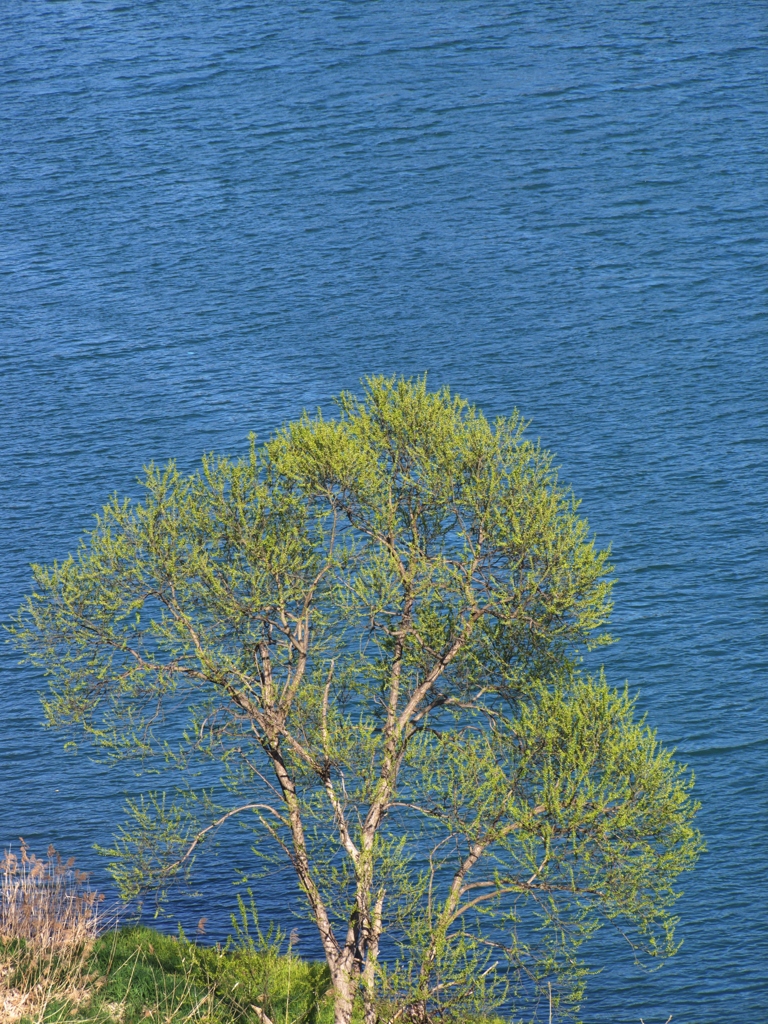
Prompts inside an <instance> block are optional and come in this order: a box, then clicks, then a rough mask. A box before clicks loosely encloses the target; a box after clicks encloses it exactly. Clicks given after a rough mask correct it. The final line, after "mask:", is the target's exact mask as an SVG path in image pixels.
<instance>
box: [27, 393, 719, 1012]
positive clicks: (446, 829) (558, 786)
mask: <svg viewBox="0 0 768 1024" xmlns="http://www.w3.org/2000/svg"><path fill="white" fill-rule="evenodd" d="M338 409H339V416H338V418H337V419H335V420H331V421H327V420H325V419H323V417H322V416H320V415H317V416H315V417H309V416H304V417H303V418H302V419H301V420H300V421H299V422H297V423H293V424H290V425H289V426H287V427H286V428H285V429H284V430H282V431H281V432H279V433H278V434H277V435H276V436H275V437H274V438H273V439H272V440H271V441H269V442H268V443H267V444H265V445H263V446H262V447H257V446H256V443H255V440H253V441H252V444H251V450H250V453H249V455H248V457H246V458H244V459H239V460H232V459H227V458H216V457H214V456H209V457H208V458H206V459H204V460H203V464H202V468H201V469H200V471H199V472H197V473H193V474H191V475H190V476H183V475H182V474H180V473H179V472H178V471H177V469H176V468H175V466H174V465H173V464H171V465H169V466H167V467H166V468H165V469H162V470H161V469H158V468H157V467H154V466H150V467H149V469H148V470H147V471H146V475H145V478H144V480H143V488H144V498H143V500H142V501H141V502H129V501H122V500H120V499H118V498H117V497H116V498H114V499H113V500H112V502H111V503H110V504H109V505H107V506H106V508H105V509H104V512H103V514H102V515H101V516H100V517H99V518H98V520H97V523H96V526H95V528H94V529H93V530H92V531H91V532H90V533H88V534H87V536H86V537H85V538H84V539H83V541H82V543H81V545H80V549H79V551H78V553H77V555H76V556H75V557H70V558H68V559H67V560H66V561H64V562H62V563H56V564H54V565H53V566H50V567H35V570H34V571H35V580H36V592H35V593H34V594H32V595H31V596H30V597H29V598H28V600H27V602H26V604H25V606H24V607H23V608H22V610H21V612H20V614H19V617H18V619H17V622H16V625H15V634H16V637H17V639H18V641H19V642H20V643H21V644H22V646H23V647H24V649H25V650H26V652H27V654H28V656H29V658H30V659H31V660H32V661H33V662H34V663H36V664H38V665H39V666H40V667H41V668H42V669H43V671H44V672H45V673H46V674H47V676H48V677H49V680H50V688H49V692H48V695H47V697H46V699H45V709H46V714H47V716H48V720H49V722H50V723H51V724H52V725H55V726H59V727H65V728H67V729H68V730H69V731H70V734H71V735H73V736H77V735H79V736H81V737H84V738H86V739H88V740H90V741H91V743H92V744H94V745H95V746H96V747H97V748H98V749H100V750H101V751H102V752H103V753H104V754H105V755H106V756H107V757H109V758H113V759H115V760H123V759H132V760H133V761H134V763H135V764H136V765H137V766H138V767H141V766H142V765H143V764H149V765H152V766H156V764H157V761H156V760H151V758H152V757H154V756H155V755H157V754H160V755H162V756H163V757H164V758H165V763H166V765H167V766H168V768H169V769H173V770H176V771H178V772H179V775H178V779H179V783H178V786H177V789H176V791H175V795H171V796H166V795H164V794H163V795H160V794H158V795H155V796H149V797H147V798H146V799H145V800H144V801H143V802H142V801H141V800H139V801H138V802H134V803H133V804H131V806H130V811H131V819H130V821H129V823H128V824H127V825H126V826H125V827H124V829H123V830H122V831H121V833H120V834H119V835H118V837H117V839H116V843H115V845H114V847H113V848H112V850H111V853H112V855H113V865H112V868H113V872H114V874H115V877H116V878H117V880H118V882H119V884H120V885H121V887H122V889H123V891H124V893H125V894H126V895H137V894H139V893H141V892H142V891H145V890H146V889H148V888H154V889H155V890H156V891H160V892H162V891H164V889H165V887H166V885H167V884H168V882H169V880H171V879H173V878H175V877H176V876H177V874H178V872H179V871H180V870H184V869H188V867H189V865H190V864H191V862H192V859H193V856H194V854H195V852H196V851H197V850H198V848H199V847H200V845H201V844H202V843H204V842H205V841H206V840H207V839H208V838H210V837H212V836H213V834H214V833H215V832H216V830H217V829H218V828H219V827H220V826H222V825H223V824H224V823H225V822H227V821H229V820H232V819H235V820H239V821H240V822H241V823H243V824H245V826H246V827H249V828H252V829H253V831H254V852H255V853H256V854H257V858H256V860H255V863H256V864H258V863H260V859H261V860H266V861H269V860H270V859H275V858H276V859H278V860H280V861H281V862H283V863H284V862H285V861H286V859H287V860H289V861H290V862H291V863H292V864H293V866H294V868H295V870H296V875H297V879H298V882H299V885H300V887H301V889H302V890H303V892H304V894H305V896H306V900H307V905H308V910H309V912H310V914H311V916H312V917H313V919H314V920H315V922H316V924H317V926H318V929H319V934H320V938H321V941H322V942H323V946H324V949H325V952H326V958H327V961H328V967H329V970H330V975H331V983H332V986H333V989H334V999H335V1011H334V1012H335V1015H336V1016H335V1019H336V1021H337V1022H339V1024H341V1022H346V1021H349V1020H350V1019H351V1016H350V1015H351V1014H352V1013H353V1007H354V1005H355V999H356V997H357V996H359V995H360V994H362V997H363V999H364V1003H365V1015H366V1021H367V1024H373V1022H375V1021H377V1020H384V1019H390V1018H391V1019H392V1020H395V1019H403V1020H405V1019H412V1020H422V1021H425V1020H427V1019H431V1017H432V1016H434V1015H439V1016H440V1018H441V1019H443V1020H457V1021H458V1020H467V1019H469V1018H470V1017H471V1016H472V1015H476V1014H479V1013H483V1012H486V1011H487V1010H488V1009H489V1008H492V1007H493V1006H494V1005H499V1003H500V1000H502V999H504V998H505V997H507V996H510V997H512V998H514V1000H515V1005H516V1006H519V1007H520V1012H523V1011H524V1009H525V1007H526V1006H534V1005H535V1004H536V1001H537V1000H538V999H540V997H541V995H542V993H543V992H546V993H547V999H548V1000H549V999H550V998H551V999H552V1000H553V1006H554V1008H555V1009H556V1010H557V1011H558V1012H562V1013H565V1012H566V1010H567V1008H568V1006H570V1007H571V1008H575V1007H576V1006H577V1005H578V1001H579V998H580V996H581V993H582V990H583V982H584V978H585V975H586V969H585V966H584V963H583V962H582V961H581V959H580V957H579V948H580V946H581V945H582V943H583V942H584V941H585V940H586V939H587V938H588V937H589V935H590V934H592V932H593V931H594V930H595V928H597V927H599V926H600V924H601V923H603V922H605V921H609V922H612V923H615V924H616V926H617V927H620V928H621V929H623V931H624V932H625V934H626V935H627V937H628V938H629V940H630V943H631V944H632V947H633V948H634V949H635V951H636V953H637V955H638V956H640V955H641V954H642V953H647V954H648V955H650V956H651V957H658V958H663V957H664V956H667V955H669V954H671V953H672V952H673V951H674V949H675V943H674V938H673V932H674V924H675V920H674V917H673V916H672V914H671V908H672V905H673V903H674V900H675V897H676V893H675V890H674V883H675V879H676V877H677V876H678V875H679V873H680V872H681V871H683V870H686V869H688V868H690V867H691V866H692V865H693V863H694V862H695V860H696V857H697V855H698V852H699V850H700V849H701V840H700V837H699V835H698V833H697V831H696V829H695V828H694V825H693V817H694V815H695V811H696V805H695V804H694V803H693V801H692V799H691V795H690V788H691V779H690V778H689V777H688V776H687V774H686V773H685V771H684V770H683V769H681V768H680V767H678V766H677V765H676V764H675V762H674V760H673V758H672V757H671V755H670V754H669V753H668V752H667V751H665V750H664V749H663V748H662V747H661V746H660V745H659V744H658V743H657V741H656V739H655V736H654V734H653V732H652V731H651V730H650V729H648V728H647V726H646V725H645V724H644V723H643V722H638V721H636V719H635V714H634V709H633V704H632V701H631V700H630V699H629V697H628V696H627V694H621V693H617V692H616V691H614V690H612V689H611V688H610V687H609V686H608V685H607V684H606V682H605V681H604V680H603V679H602V677H600V678H598V679H590V678H587V677H584V676H582V675H581V674H580V673H579V672H578V671H577V665H578V660H579V657H580V652H582V651H584V650H590V649H593V648H595V647H598V646H600V645H601V644H605V643H608V642H610V639H611V638H610V636H609V634H608V633H607V632H606V631H605V627H606V625H607V620H608V616H609V613H610V590H611V580H610V571H611V570H610V566H609V564H608V553H607V552H606V551H601V550H598V549H597V547H596V546H595V543H594V541H593V540H592V539H591V538H590V535H589V529H588V525H587V523H586V521H585V520H584V519H583V518H582V517H580V516H579V513H578V503H577V502H576V500H575V499H574V497H573V495H572V494H571V492H570V491H569V490H568V489H567V488H565V487H563V486H562V485H561V484H560V483H559V481H558V478H557V474H556V472H555V470H554V468H553V466H552V459H551V456H550V455H548V454H547V453H546V452H544V451H542V449H541V448H540V447H539V446H538V445H537V444H534V443H532V442H531V441H529V440H528V439H527V438H526V437H525V434H524V425H523V423H522V422H521V420H520V419H519V417H518V416H517V414H514V415H513V416H511V417H510V418H508V419H499V420H497V421H496V422H495V423H493V424H491V423H489V422H488V421H487V420H486V419H485V418H484V417H483V416H482V415H481V414H480V413H479V412H478V411H477V410H476V409H474V408H473V407H472V406H470V405H468V404H467V403H466V402H464V401H463V400H462V399H460V398H458V397H456V396H452V395H451V394H450V392H449V391H448V390H447V389H442V390H441V391H438V392H436V393H431V392H429V391H428V390H427V388H426V382H425V381H424V380H419V381H416V382H409V381H404V380H388V379H382V378H374V379H371V380H369V381H368V382H367V390H366V394H365V397H364V399H362V400H358V399H357V398H355V397H353V396H351V395H349V394H343V395H342V396H341V397H340V399H339V400H338ZM147 759H150V760H147ZM213 765H220V766H221V769H222V770H221V775H220V781H219V782H218V783H217V784H213V785H210V786H208V788H205V787H204V786H203V785H202V780H203V779H209V778H210V770H211V766H213ZM200 772H202V773H203V775H200V774H198V773H200ZM206 773H207V774H206ZM425 850H426V851H427V862H426V863H425V853H424V851H425ZM430 851H431V852H430ZM382 936H387V937H388V938H387V939H385V941H389V942H390V943H391V944H399V945H400V947H401V957H400V960H399V961H398V963H397V964H396V965H395V966H393V967H390V968H389V969H388V970H385V968H384V966H383V965H382V964H381V963H380V957H379V953H380V943H381V941H382ZM393 1008H394V1009H393Z"/></svg>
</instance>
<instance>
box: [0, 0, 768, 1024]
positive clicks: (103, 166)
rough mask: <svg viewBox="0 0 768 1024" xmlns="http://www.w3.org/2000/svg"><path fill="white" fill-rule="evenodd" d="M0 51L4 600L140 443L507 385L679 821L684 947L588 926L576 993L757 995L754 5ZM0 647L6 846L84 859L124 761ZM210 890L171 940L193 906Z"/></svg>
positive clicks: (262, 31)
mask: <svg viewBox="0 0 768 1024" xmlns="http://www.w3.org/2000/svg"><path fill="white" fill-rule="evenodd" d="M0 40H1V41H0V56H1V57H2V60H1V61H0V382H1V384H2V390H1V392H0V417H2V422H1V429H2V435H1V436H2V439H3V444H2V453H1V454H0V460H1V461H0V504H1V507H2V514H1V516H0V529H1V530H2V537H1V538H0V544H1V545H2V552H3V573H2V579H1V580H0V617H1V618H2V619H3V620H7V618H8V616H9V615H10V614H11V613H12V612H13V611H14V610H15V608H16V607H17V605H18V603H19V601H20V599H21V596H22V594H23V593H24V591H25V589H27V588H28V587H29V572H28V564H29V562H31V561H33V560H36V561H48V560H52V559H53V558H55V557H61V556H64V555H66V554H67V552H69V551H70V550H72V548H73V547H74V546H75V545H76V543H77V538H78V536H79V534H80V533H81V531H82V530H83V529H84V528H86V527H87V526H89V524H90V522H91V516H92V514H93V512H94V511H96V510H97V509H98V508H99V507H100V506H101V504H102V503H103V501H104V500H105V499H106V497H107V496H108V495H109V494H110V493H111V492H113V491H115V490H117V491H120V492H122V493H134V492H135V491H136V485H135V480H136V476H137V474H138V473H139V472H140V469H141V467H142V465H143V464H145V463H147V462H149V461H150V460H152V459H154V460H165V459H167V458H170V457H175V458H176V459H178V461H179V463H180V464H181V465H182V466H183V467H185V468H191V467H192V466H194V465H195V463H196V461H197V459H198V458H199V456H200V454H201V453H202V452H203V451H206V450H210V449H216V450H218V451H224V452H232V453H236V452H242V451H243V450H244V448H245V445H246V440H245V439H246V436H247V434H248V432H249V431H251V430H256V431H257V432H258V434H259V435H260V436H262V437H264V436H265V435H267V434H269V433H270V432H271V431H272V430H273V429H274V428H275V427H276V426H278V425H279V424H281V423H283V422H284V421H286V420H288V419H291V418H293V417H296V416H297V415H299V414H300V412H301V411H302V409H303V408H305V407H309V408H315V407H317V406H320V407H322V408H324V409H330V398H331V396H332V395H333V394H334V393H336V392H337V391H338V390H339V389H340V388H342V387H351V388H356V387H358V382H359V380H360V377H361V376H362V375H364V374H366V373H371V372H387V373H394V372H400V373H404V374H415V373H421V372H423V371H427V372H428V374H429V380H430V382H431V383H432V384H434V385H439V384H442V383H449V384H450V385H451V386H452V387H454V388H455V389H457V390H459V391H460V392H461V393H463V394H464V395H466V396H467V397H469V398H471V399H472V400H473V401H475V402H477V403H478V404H479V405H480V406H482V408H483V409H484V410H485V411H486V413H488V414H489V415H496V414H499V413H507V412H509V411H510V410H511V409H512V408H513V407H514V406H517V407H518V408H519V409H520V410H521V411H522V412H523V414H524V415H525V416H526V417H527V418H529V419H530V420H531V421H532V424H531V428H530V430H531V432H532V433H533V434H534V435H535V436H538V437H541V439H542V442H543V443H544V444H545V445H546V446H547V447H549V448H551V449H553V450H554V451H556V453H557V460H558V463H559V465H561V466H562V475H563V477H564V478H566V479H568V480H570V481H571V482H572V483H573V486H574V488H575V490H576V492H577V494H578V495H579V496H581V497H582V498H583V506H582V508H583V510H584V511H585V512H586V514H587V515H588V516H589V519H590V522H591V524H592V526H593V528H594V530H595V531H596V533H597V535H598V538H599V540H600V541H601V542H612V544H613V548H614V556H615V564H616V567H617V575H618V578H619V582H618V584H617V587H616V594H615V596H616V612H615V616H614V628H615V632H616V633H617V634H618V635H619V636H620V637H621V642H620V643H618V644H616V645H615V646H614V647H613V648H611V649H610V650H609V651H608V652H607V653H606V655H605V658H606V665H607V669H608V672H609V674H610V677H611V678H612V680H613V681H614V682H616V683H622V682H623V681H624V680H625V679H626V680H628V682H629V685H630V687H631V688H632V690H633V691H634V692H639V694H640V702H641V706H642V707H643V709H645V710H647V712H648V714H649V717H650V720H651V721H652V722H653V723H654V724H655V725H657V726H658V729H659V732H660V736H661V737H662V738H663V739H664V740H665V741H666V742H668V743H669V744H672V745H674V746H676V747H677V750H678V752H679V755H680V757H681V758H682V759H683V760H684V761H686V762H687V763H688V764H689V765H690V766H691V767H692V768H693V769H694V770H695V772H696V776H697V792H698V796H699V798H700V800H701V801H702V804H703V809H702V812H701V825H702V827H703V829H704V831H705V833H706V837H707V841H708V846H709V850H708V853H707V854H706V855H705V856H704V858H703V859H702V861H701V864H700V867H699V869H698V870H697V871H696V872H695V873H694V874H693V875H691V876H690V877H688V878H686V879H685V880H684V883H683V885H684V889H685V896H684V898H683V899H682V901H681V903H680V917H681V924H680V935H681V937H682V938H684V940H685V941H684V946H683V949H682V951H681V953H680V954H679V956H678V957H677V958H676V959H675V961H673V962H672V963H670V964H669V965H668V966H666V967H665V968H664V969H663V970H662V971H661V972H659V973H656V974H652V975H648V974H643V973H641V972H639V971H637V970H635V969H634V968H631V967H628V966H626V959H625V957H624V953H623V950H622V948H621V946H620V943H619V942H618V941H614V940H613V939H612V938H611V937H610V936H606V937H605V938H604V940H602V941H601V943H600V945H599V947H596V950H595V960H596V962H603V963H605V964H606V967H605V970H604V971H603V973H602V974H601V975H600V976H599V977H597V978H595V979H594V980H593V982H592V984H591V993H590V998H589V1000H588V1002H587V1003H586V1005H585V1010H584V1013H585V1018H586V1020H587V1021H589V1022H595V1024H617V1022H636V1021H638V1020H639V1018H640V1017H641V1016H642V1017H643V1018H644V1020H645V1022H646V1024H651V1022H657V1021H658V1022H663V1021H665V1020H666V1019H667V1017H668V1016H669V1014H673V1015H674V1017H673V1020H674V1021H675V1024H677V1022H680V1024H683V1022H694V1021H697V1022H712V1024H715V1022H718V1024H720V1022H722V1021H754V1022H758V1021H760V1020H766V1019H768V968H766V963H768V909H767V906H768V900H767V899H766V889H767V883H766V879H767V878H768V787H767V786H766V778H767V777H768V698H767V695H766V661H767V660H768V658H767V657H766V647H767V641H768V575H767V574H766V569H767V568H768V529H767V527H768V523H767V519H768V516H767V514H766V508H767V507H768V450H767V449H768V441H767V439H768V337H767V336H766V334H767V332H766V328H767V327H768V244H767V242H766V239H767V238H768V212H767V210H768V208H767V206H766V198H767V189H768V153H767V152H766V150H768V130H767V129H766V124H767V123H768V121H767V118H768V9H767V8H766V6H765V4H764V3H762V2H750V0H742V2H741V3H739V4H738V5H737V4H729V3H722V2H720V0H717V2H713V0H700V2H697V3H690V2H689V0H685V2H684V0H674V2H671V3H670V2H666V3H655V2H636V3H626V2H617V0H615V2H605V3H598V2H591V0H587V2H585V3H582V4H571V5H566V4H560V3H549V2H544V0H538V2H536V3H510V4H500V3H498V2H494V3H481V2H478V0H465V2H463V3H440V4H437V3H424V4H415V3H412V2H410V3H403V2H400V0H391V2H389V3H386V4H373V3H362V2H359V3H334V2H324V3H314V4H313V3H306V4H302V5H296V4H291V3H283V4H248V3H237V4H226V3H216V4H213V3H202V2H199V3H191V2H189V3H148V4H131V5H129V4H124V3H123V4H117V3H114V4H111V3H83V2H76V0H70V2H68V3H35V4H30V3H22V2H18V0H6V2H5V3H4V4H3V5H2V8H1V9H0ZM0 655H1V656H2V665H1V666H0V670H1V672H2V676H1V678H2V690H1V691H0V738H1V743H0V842H2V843H3V844H7V843H8V842H10V841H12V840H15V838H16V837H17V836H19V835H23V836H24V837H25V838H26V839H27V840H29V841H30V842H31V843H32V844H33V845H34V846H36V847H37V848H38V849H41V848H42V847H44V846H45V845H47V843H48V842H49V841H53V842H55V843H56V844H57V845H58V846H59V847H60V848H61V850H63V851H64V852H66V853H68V854H69V853H73V854H76V855H77V857H78V862H79V864H80V866H83V867H92V868H93V869H94V872H95V874H96V877H97V879H98V880H99V881H100V882H102V881H103V877H104V876H103V868H102V866H101V864H100V861H99V859H98V858H97V856H96V855H95V854H94V853H93V852H92V850H91V844H92V843H94V842H96V841H99V840H101V841H105V840H107V839H108V838H109V836H110V834H111V833H112V831H113V830H114V828H115V826H116V824H117V822H118V821H119V820H120V804H121V801H122V797H123V793H124V792H125V791H126V790H128V791H130V789H131V786H132V782H131V780H130V778H127V777H124V776H119V775H117V774H115V773H114V772H108V771H107V770H106V769H104V768H102V767H100V766H94V765H93V764H91V763H90V762H89V761H88V759H87V757H86V756H85V755H83V754H81V755H79V756H77V757H75V756H73V755H69V754H65V753H64V752H63V750H62V743H61V740H60V738H58V737H57V736H55V735H53V734H51V733H50V732H45V731H44V730H42V729H41V728H40V726H39V723H40V719H41V713H40V709H39V705H38V703H37V699H36V696H35V691H36V689H37V688H38V687H39V685H40V680H39V678H38V677H37V676H36V675H35V674H34V673H33V672H30V671H29V670H27V669H20V668H18V667H17V666H16V657H15V654H14V652H13V651H12V650H10V649H9V648H7V647H5V648H3V649H2V651H1V652H0ZM245 856H246V851H243V850H240V849H239V848H238V847H237V846H235V847H233V848H232V849H231V850H230V851H229V853H228V855H227V857H229V858H231V859H234V860H235V861H238V858H245ZM230 877H231V876H230V874H229V864H228V860H227V858H225V857H222V858H219V860H215V861H213V862H212V863H211V864H209V865H208V866H207V867H206V871H205V873H204V877H203V878H202V882H203V884H202V885H201V889H202V891H203V895H202V896H200V897H198V898H197V899H191V898H185V899H184V900H180V901H179V902H178V903H177V904H176V905H175V907H174V911H175V913H176V914H177V916H178V917H179V918H180V919H181V920H182V921H183V923H184V925H185V926H186V927H188V928H189V927H192V928H194V924H195V922H196V921H197V919H198V918H199V917H201V916H203V915H206V916H208V917H209V918H210V925H209V928H210V932H211V935H213V936H216V935H220V934H224V933H226V929H227V921H228V914H229V911H230V909H231V908H232V906H233V903H234V890H233V888H232V886H231V881H230ZM258 895H259V903H260V906H261V908H262V914H263V917H265V918H269V917H270V916H271V915H274V914H277V915H282V920H283V921H285V920H286V914H287V910H286V897H285V894H284V883H283V882H282V881H281V880H279V879H275V880H274V884H273V885H270V884H264V885H263V886H262V887H261V888H260V890H259V894H258ZM287 923H288V925H289V927H291V926H292V925H293V923H294V922H292V921H290V920H288V922H287ZM301 931H302V945H301V946H300V949H301V951H302V952H303V953H305V954H307V955H308V954H310V953H312V952H313V951H314V950H315V948H316V944H315V941H314V938H313V935H312V932H311V928H310V927H309V926H301Z"/></svg>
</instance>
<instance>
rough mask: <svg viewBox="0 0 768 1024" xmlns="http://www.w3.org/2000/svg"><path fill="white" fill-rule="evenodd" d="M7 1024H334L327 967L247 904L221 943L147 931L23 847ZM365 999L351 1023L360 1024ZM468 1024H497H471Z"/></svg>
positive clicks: (15, 863) (6, 912)
mask: <svg viewBox="0 0 768 1024" xmlns="http://www.w3.org/2000/svg"><path fill="white" fill-rule="evenodd" d="M0 878H1V880H2V881H1V884H2V906H1V907H0V1022H2V1024H80V1022H82V1024H86V1022H87V1024H139V1022H147V1024H152V1022H162V1024H330V1022H331V1021H332V1020H333V988H332V985H331V977H330V972H329V970H328V967H327V965H326V964H325V963H324V962H319V961H308V960H304V959H302V958H301V957H299V956H297V955H296V953H295V952H294V949H293V945H294V940H293V935H288V936H286V935H285V934H284V933H283V932H281V931H280V930H279V929H275V928H273V927H270V928H269V929H268V930H267V931H266V932H264V931H262V930H261V928H260V927H259V922H258V917H257V915H256V909H255V906H254V904H253V900H252V899H251V900H250V901H249V902H246V901H245V900H243V899H242V898H240V899H239V914H238V915H237V916H236V917H233V919H232V925H233V933H232V935H231V936H230V938H229V940H228V941H227V943H226V944H224V945H222V944H220V943H217V944H216V945H211V946H205V945H201V944H200V941H199V939H200V937H201V936H202V934H204V921H205V919H201V922H200V925H199V926H198V935H196V936H195V938H188V937H187V936H186V935H185V934H184V932H183V931H182V930H181V927H179V934H178V935H176V936H173V935H167V934H164V933H162V932H159V931H157V930H156V929H154V928H150V927H147V926H145V925H136V924H132V925H127V926H121V925H120V923H119V915H118V914H117V913H116V912H115V910H114V908H113V909H108V910H104V909H103V908H104V898H103V896H102V895H101V894H100V893H98V892H96V891H95V890H93V889H92V888H91V887H90V884H89V880H88V875H87V874H86V873H85V872H83V871H80V870H78V869H77V868H76V867H75V863H74V858H69V859H68V860H64V859H63V858H62V857H61V855H60V854H59V853H58V852H57V851H56V849H55V848H54V847H53V846H49V848H48V852H47V856H46V858H45V859H43V858H40V857H38V856H37V855H36V854H35V853H34V852H32V851H30V850H29V848H28V847H27V846H26V844H24V843H22V845H21V850H20V852H19V853H18V854H16V853H14V852H13V851H12V850H8V851H6V853H5V855H4V857H3V859H2V861H0ZM363 1015H364V1007H363V1006H362V1001H361V1003H360V1006H359V1007H357V1008H356V1012H355V1016H354V1017H353V1020H355V1021H358V1020H359V1021H362V1020H363ZM473 1024H502V1022H501V1019H500V1018H496V1017H478V1018H477V1019H476V1021H474V1022H473Z"/></svg>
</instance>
